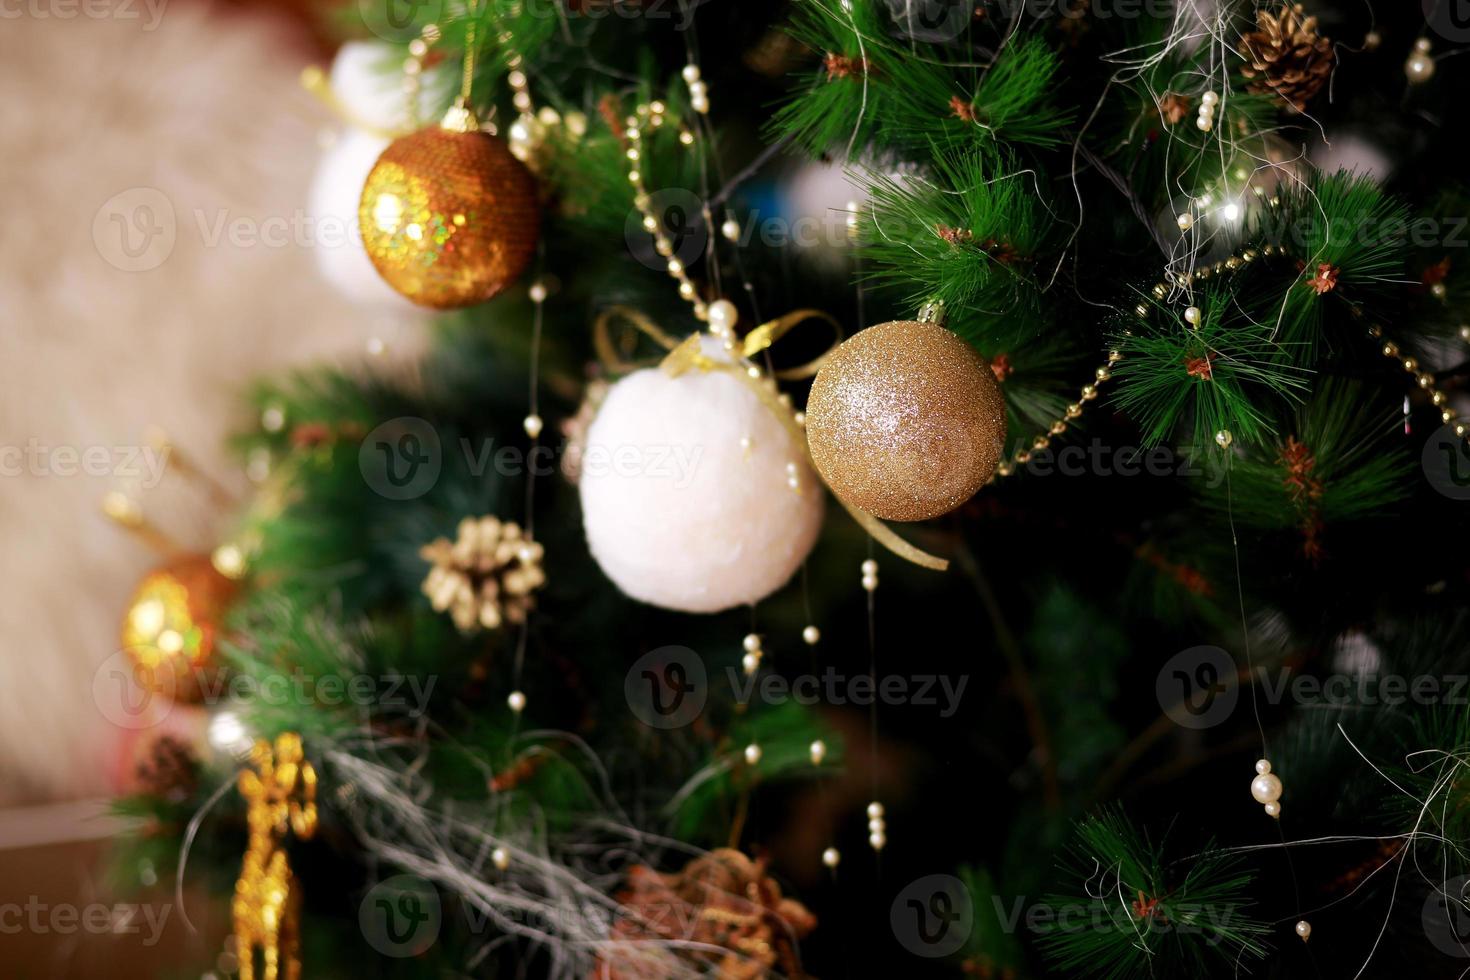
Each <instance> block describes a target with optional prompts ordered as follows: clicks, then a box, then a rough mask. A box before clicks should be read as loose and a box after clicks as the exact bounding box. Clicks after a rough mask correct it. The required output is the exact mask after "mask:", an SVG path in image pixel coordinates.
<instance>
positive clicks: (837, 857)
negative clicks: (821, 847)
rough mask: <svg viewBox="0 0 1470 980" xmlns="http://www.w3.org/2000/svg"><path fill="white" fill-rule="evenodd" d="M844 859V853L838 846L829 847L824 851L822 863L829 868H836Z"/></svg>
mask: <svg viewBox="0 0 1470 980" xmlns="http://www.w3.org/2000/svg"><path fill="white" fill-rule="evenodd" d="M841 861H842V855H841V854H840V853H839V852H838V850H837V848H835V847H829V848H827V849H826V850H825V851H823V852H822V863H823V864H825V865H826V866H827V867H829V868H835V867H837V865H838V864H839V863H841Z"/></svg>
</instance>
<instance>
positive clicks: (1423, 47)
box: [1414, 37, 1434, 53]
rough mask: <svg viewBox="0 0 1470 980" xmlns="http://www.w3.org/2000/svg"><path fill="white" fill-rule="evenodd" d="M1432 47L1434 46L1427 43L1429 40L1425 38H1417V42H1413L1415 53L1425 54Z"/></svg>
mask: <svg viewBox="0 0 1470 980" xmlns="http://www.w3.org/2000/svg"><path fill="white" fill-rule="evenodd" d="M1433 47H1434V45H1433V44H1430V43H1429V38H1427V37H1421V38H1419V40H1417V41H1415V42H1414V50H1415V51H1423V52H1425V53H1428V51H1429V50H1430V49H1431V48H1433Z"/></svg>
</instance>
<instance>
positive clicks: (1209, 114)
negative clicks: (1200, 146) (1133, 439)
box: [1194, 92, 1220, 133]
mask: <svg viewBox="0 0 1470 980" xmlns="http://www.w3.org/2000/svg"><path fill="white" fill-rule="evenodd" d="M1219 104H1220V96H1219V95H1218V94H1216V93H1215V92H1206V93H1205V94H1204V95H1202V96H1200V100H1199V115H1198V116H1197V117H1196V118H1195V120H1194V124H1195V125H1196V126H1198V127H1199V130H1200V132H1202V133H1208V132H1209V131H1210V130H1212V129H1214V128H1215V107H1216V106H1218V105H1219Z"/></svg>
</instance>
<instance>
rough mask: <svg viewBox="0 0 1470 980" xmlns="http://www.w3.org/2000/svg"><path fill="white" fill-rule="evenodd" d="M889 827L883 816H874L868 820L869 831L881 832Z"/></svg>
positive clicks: (872, 832)
mask: <svg viewBox="0 0 1470 980" xmlns="http://www.w3.org/2000/svg"><path fill="white" fill-rule="evenodd" d="M887 829H888V825H887V824H886V823H884V822H883V818H882V817H874V818H873V819H872V820H869V821H868V833H870V834H881V833H883V831H885V830H887Z"/></svg>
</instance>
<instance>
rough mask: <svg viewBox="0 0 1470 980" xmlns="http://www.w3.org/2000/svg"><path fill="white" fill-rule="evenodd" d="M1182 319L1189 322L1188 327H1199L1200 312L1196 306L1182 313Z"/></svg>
mask: <svg viewBox="0 0 1470 980" xmlns="http://www.w3.org/2000/svg"><path fill="white" fill-rule="evenodd" d="M1184 319H1186V320H1188V321H1189V324H1190V326H1193V327H1197V326H1199V321H1200V312H1199V307H1198V306H1191V307H1189V308H1188V309H1186V310H1185V311H1184Z"/></svg>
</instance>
